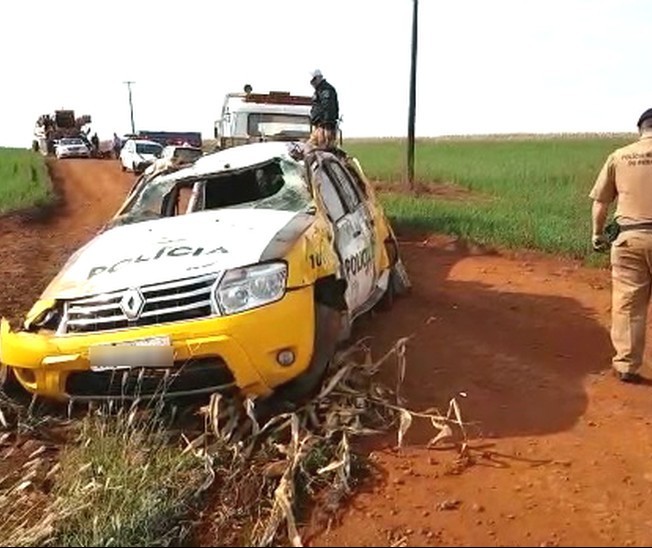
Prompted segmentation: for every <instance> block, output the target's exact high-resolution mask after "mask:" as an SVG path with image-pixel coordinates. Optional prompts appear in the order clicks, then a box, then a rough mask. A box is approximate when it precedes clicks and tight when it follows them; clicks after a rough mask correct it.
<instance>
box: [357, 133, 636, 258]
mask: <svg viewBox="0 0 652 548" xmlns="http://www.w3.org/2000/svg"><path fill="white" fill-rule="evenodd" d="M635 139H636V136H635V135H578V136H573V135H567V136H564V135H560V136H532V137H524V136H515V137H487V138H481V137H478V138H470V137H467V138H464V137H462V138H442V139H424V140H418V141H417V145H416V155H415V156H416V168H415V171H416V179H417V181H418V182H419V183H422V184H423V185H424V186H425V187H426V188H427V187H431V189H432V187H434V186H437V185H441V184H442V183H445V184H447V185H449V188H450V185H452V187H453V188H460V189H463V190H465V191H468V193H465V194H464V195H463V196H459V195H455V194H454V193H449V194H451V195H450V196H447V195H446V193H441V195H439V194H437V193H432V194H429V193H427V192H422V193H421V195H419V196H410V195H405V194H404V193H403V192H402V191H403V190H404V189H405V186H404V183H402V181H403V180H404V173H405V171H404V166H405V146H406V145H405V141H404V140H398V139H378V140H350V141H348V142H347V143H346V145H345V148H346V149H347V151H349V152H350V153H351V154H353V155H355V156H357V157H358V158H359V159H360V162H361V164H362V166H363V167H364V169H365V173H366V174H367V176H368V177H369V178H370V179H372V180H377V181H383V182H384V183H385V184H383V186H382V188H383V190H384V192H383V193H382V195H381V198H382V200H383V203H384V204H385V207H386V210H387V213H388V214H389V215H390V217H391V218H392V219H393V220H394V221H395V222H396V223H397V225H399V226H405V227H412V228H417V229H423V230H425V231H432V232H440V233H446V234H453V235H458V236H461V237H464V238H468V239H470V240H473V241H475V242H479V243H483V244H491V245H497V246H503V247H508V248H529V249H537V250H541V251H546V252H550V253H557V254H563V255H567V256H571V257H574V258H581V259H587V258H589V259H590V260H593V261H595V258H594V257H591V250H590V245H589V242H590V230H591V228H590V200H589V199H588V197H587V195H588V193H589V191H590V189H591V187H592V185H593V183H594V181H595V178H596V176H597V174H598V172H599V171H600V168H601V167H602V164H603V162H604V161H605V159H606V157H607V155H608V154H609V153H610V152H612V151H613V150H614V149H615V148H617V147H620V146H623V145H625V144H627V143H630V142H632V141H633V140H635ZM387 183H391V184H387ZM393 189H396V192H392V190H393Z"/></svg>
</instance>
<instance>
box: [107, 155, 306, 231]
mask: <svg viewBox="0 0 652 548" xmlns="http://www.w3.org/2000/svg"><path fill="white" fill-rule="evenodd" d="M311 206H312V196H311V193H310V189H309V186H308V183H307V181H306V178H305V175H304V172H303V168H302V166H301V165H300V164H297V163H295V162H290V161H287V160H282V159H275V160H272V161H268V162H265V163H263V164H259V165H256V166H251V167H248V168H245V169H240V170H237V171H231V172H225V173H217V174H215V175H209V176H207V177H202V178H199V177H197V178H193V179H179V178H177V179H169V178H166V177H165V176H163V177H154V178H153V179H151V180H150V181H149V182H145V183H144V184H142V185H140V188H139V189H136V191H135V193H134V195H133V197H132V199H131V200H130V201H129V203H128V204H127V206H126V207H125V208H124V209H123V211H122V213H121V214H120V215H119V216H118V217H117V218H116V220H115V221H114V222H113V223H112V225H115V224H126V223H134V222H139V221H146V220H150V219H157V218H161V217H170V216H174V215H183V214H185V213H193V212H196V211H205V210H211V209H223V208H254V209H257V208H262V209H276V210H283V211H304V210H306V209H308V208H309V207H311Z"/></svg>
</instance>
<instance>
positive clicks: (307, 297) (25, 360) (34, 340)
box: [0, 286, 315, 400]
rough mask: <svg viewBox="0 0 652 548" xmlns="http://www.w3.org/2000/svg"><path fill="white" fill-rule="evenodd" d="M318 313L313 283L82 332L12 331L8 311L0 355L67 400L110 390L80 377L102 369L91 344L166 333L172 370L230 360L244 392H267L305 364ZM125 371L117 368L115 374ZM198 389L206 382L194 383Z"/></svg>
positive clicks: (31, 381)
mask: <svg viewBox="0 0 652 548" xmlns="http://www.w3.org/2000/svg"><path fill="white" fill-rule="evenodd" d="M313 318H314V296H313V287H312V286H308V287H304V288H299V289H295V290H292V291H288V293H287V294H286V295H285V297H284V298H283V299H282V300H280V301H278V302H276V303H273V304H270V305H267V306H263V307H260V308H257V309H254V310H249V311H247V312H243V313H240V314H234V315H232V316H222V317H215V318H207V319H202V320H193V321H188V322H179V323H171V324H158V325H153V326H147V327H139V328H133V329H123V330H116V331H105V332H99V333H87V334H83V335H63V336H55V335H54V334H53V333H52V332H47V333H30V332H26V331H11V329H10V326H9V323H8V322H7V321H6V320H4V319H3V320H2V323H1V324H0V361H1V362H2V363H3V364H4V365H8V366H10V367H12V368H13V370H14V372H15V374H16V377H17V379H18V381H19V382H20V383H21V384H22V385H23V386H24V387H25V388H26V389H27V390H28V391H29V392H32V393H34V394H38V395H41V396H45V397H51V398H56V399H64V400H65V399H70V398H73V399H75V398H77V397H82V396H83V397H91V396H94V395H96V396H98V397H104V396H106V394H101V393H99V394H93V393H92V391H90V390H88V389H86V388H84V386H82V385H83V384H84V382H81V383H80V379H81V381H83V380H84V379H86V381H88V382H87V383H86V384H88V383H90V382H91V380H92V379H94V378H95V379H98V378H99V377H100V376H102V375H105V374H104V373H94V372H91V364H90V360H89V348H90V347H91V346H93V345H97V344H107V343H120V342H127V341H131V340H136V339H141V338H147V337H160V336H168V337H170V340H171V343H172V346H173V352H174V364H175V365H174V370H178V371H183V368H184V366H185V365H186V364H188V363H189V362H191V361H192V362H196V361H201V362H203V364H204V367H205V366H206V363H208V362H210V360H213V363H214V365H215V367H219V366H220V365H222V366H225V367H226V369H227V370H228V373H229V374H230V376H231V378H232V379H233V382H234V384H235V386H237V387H238V388H239V389H240V390H241V391H242V392H244V393H245V394H248V395H260V396H265V395H269V394H270V393H271V392H272V391H273V389H274V388H275V387H276V386H278V385H281V384H284V383H285V382H288V381H290V380H292V379H293V378H295V377H297V376H298V375H300V374H301V373H303V372H304V371H305V370H306V368H307V367H308V365H309V363H310V360H311V358H312V354H313V346H314V338H315V325H314V321H313ZM281 350H291V351H292V352H293V353H294V355H295V361H294V362H293V363H292V364H291V365H280V364H279V363H278V361H277V355H278V353H279V351H281ZM174 370H173V372H174ZM140 371H142V370H140ZM121 373H122V370H118V375H119V374H121ZM80 389H81V390H80ZM201 391H206V390H195V392H201ZM191 392H192V390H191Z"/></svg>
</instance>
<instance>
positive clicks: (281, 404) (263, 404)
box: [256, 303, 342, 420]
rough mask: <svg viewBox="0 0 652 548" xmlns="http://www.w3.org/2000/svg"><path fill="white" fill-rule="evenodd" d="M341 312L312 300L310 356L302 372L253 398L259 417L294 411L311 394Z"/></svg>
mask: <svg viewBox="0 0 652 548" xmlns="http://www.w3.org/2000/svg"><path fill="white" fill-rule="evenodd" d="M341 327H342V313H341V312H340V311H339V310H335V309H334V308H331V307H329V306H325V305H323V304H320V303H315V343H314V348H313V355H312V359H311V360H310V364H309V365H308V367H307V368H306V370H305V372H303V373H301V374H300V375H299V376H298V377H296V378H294V379H292V380H291V381H289V382H287V383H285V384H283V385H281V386H278V387H277V388H276V389H275V390H274V393H273V394H272V395H271V396H269V397H267V398H265V399H263V400H260V401H258V402H257V404H256V415H257V416H258V417H260V418H261V419H262V420H265V419H268V418H270V417H271V416H273V415H276V414H279V413H287V412H291V411H294V410H295V409H297V408H298V407H299V406H300V405H301V404H303V403H305V402H306V401H307V400H309V399H310V398H311V397H313V396H315V395H316V393H317V391H318V390H319V388H320V387H321V385H322V382H323V381H324V377H325V375H326V372H327V371H328V367H329V365H330V364H331V361H332V359H333V356H334V355H335V351H336V348H337V343H338V340H339V334H340V333H339V332H340V330H341Z"/></svg>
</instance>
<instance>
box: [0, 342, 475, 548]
mask: <svg viewBox="0 0 652 548" xmlns="http://www.w3.org/2000/svg"><path fill="white" fill-rule="evenodd" d="M408 340H409V338H403V339H399V340H398V341H397V342H396V344H395V345H394V347H393V348H392V349H390V350H389V351H388V352H387V353H386V354H385V355H383V356H382V357H380V359H377V360H373V359H372V357H371V354H370V349H369V348H368V347H367V346H365V345H364V343H363V342H360V343H358V344H357V345H353V346H352V347H351V348H349V349H348V350H346V351H343V352H341V353H340V354H338V356H337V358H336V361H335V362H334V364H333V368H332V371H331V372H330V374H329V376H328V377H327V379H326V380H325V383H324V385H323V388H322V389H321V392H320V393H319V394H317V395H316V397H315V398H314V399H313V400H311V401H309V402H306V403H305V404H303V405H302V406H300V407H298V408H296V409H294V410H288V411H287V412H284V413H281V414H278V415H276V416H274V417H273V418H271V419H265V420H260V419H261V417H260V416H258V415H256V413H255V412H254V407H253V402H251V401H250V400H244V401H240V400H236V399H231V398H229V399H227V398H226V397H219V396H217V395H215V396H213V397H212V398H211V400H210V402H209V403H208V404H207V405H205V406H204V407H201V408H196V407H195V408H194V409H192V408H191V409H190V411H191V412H190V413H189V410H188V409H185V410H181V409H177V408H175V407H174V406H170V405H163V403H162V402H156V403H155V404H154V405H150V406H147V407H145V406H143V405H142V404H134V405H131V406H128V407H126V408H121V407H119V405H120V403H119V402H118V401H116V402H115V404H116V405H102V406H101V408H99V409H98V408H94V409H89V410H87V411H86V412H84V413H82V414H81V415H79V412H76V413H74V414H73V415H72V416H74V417H75V418H74V419H71V418H69V417H68V416H66V413H65V412H64V413H63V414H62V413H61V411H60V412H59V413H53V412H52V410H50V411H49V412H47V411H44V410H43V409H41V410H39V409H35V408H34V406H33V405H32V406H29V407H25V406H17V405H16V404H14V403H12V400H10V399H8V398H6V397H4V396H3V395H2V393H0V455H1V457H0V512H1V513H2V515H3V516H4V518H3V520H1V521H0V545H3V546H10V545H11V546H48V545H55V546H270V545H274V546H279V545H293V546H301V545H302V538H303V536H304V531H305V529H306V528H307V527H308V526H309V525H308V524H309V523H311V522H312V525H311V528H312V531H313V532H315V527H316V528H317V530H319V528H320V527H326V526H328V524H330V523H331V522H332V521H333V520H336V519H337V517H338V516H339V515H340V512H341V510H342V509H343V506H344V504H345V502H346V501H347V499H348V498H349V497H350V495H351V494H352V493H353V492H354V491H355V490H356V488H357V487H358V486H359V485H360V484H361V482H362V480H363V479H364V478H366V477H368V476H369V474H371V473H372V468H371V466H370V464H369V463H368V462H367V461H366V460H365V459H364V457H362V456H361V455H358V454H357V453H356V451H355V449H354V442H355V440H356V439H357V438H360V437H361V436H365V435H375V434H379V433H382V432H388V430H390V429H395V431H397V434H398V437H397V445H398V446H399V447H400V446H401V445H402V443H403V440H404V438H405V435H406V434H407V432H408V430H409V428H410V426H411V425H412V423H413V421H415V422H416V421H427V422H429V423H430V424H431V425H432V427H433V439H432V440H431V445H435V444H438V443H440V442H445V443H447V444H450V443H453V444H454V445H457V446H458V448H459V450H460V456H461V458H463V456H464V455H465V454H466V448H467V437H466V427H465V424H464V422H463V420H462V417H461V415H460V409H459V407H458V405H457V403H456V401H455V400H451V401H450V402H449V405H448V410H447V412H446V413H445V414H444V413H440V412H439V411H437V410H436V409H433V408H430V409H429V410H427V411H423V412H418V411H413V410H410V409H407V408H406V407H405V402H404V400H403V398H402V397H401V394H400V390H401V385H402V382H403V379H404V378H405V374H406V369H407V362H406V357H405V351H406V343H407V342H408ZM394 364H395V366H394ZM381 370H382V373H383V374H382V375H381V374H380V373H381ZM382 377H384V378H386V379H393V378H395V379H396V381H394V382H392V380H390V383H391V384H392V385H395V388H389V386H388V385H387V384H385V382H383V381H381V378H382ZM181 411H184V412H181ZM78 415H79V416H78ZM3 432H4V433H3ZM25 440H27V441H25ZM9 457H11V460H10V461H9V462H10V463H11V465H10V466H6V467H5V468H4V469H3V466H2V464H3V462H6V459H7V458H9ZM315 515H319V524H318V525H315V524H314V520H311V519H310V518H311V516H313V517H314V516H315Z"/></svg>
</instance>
